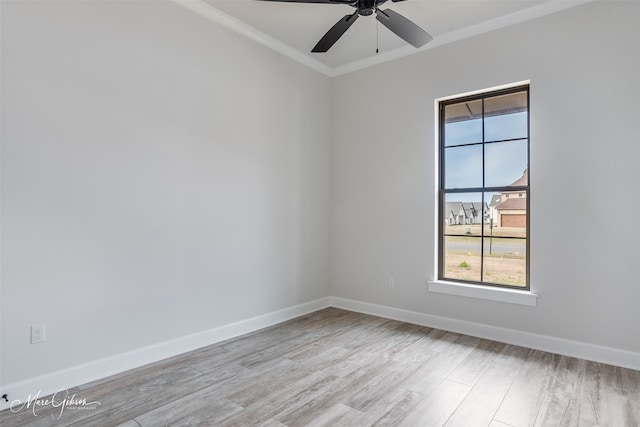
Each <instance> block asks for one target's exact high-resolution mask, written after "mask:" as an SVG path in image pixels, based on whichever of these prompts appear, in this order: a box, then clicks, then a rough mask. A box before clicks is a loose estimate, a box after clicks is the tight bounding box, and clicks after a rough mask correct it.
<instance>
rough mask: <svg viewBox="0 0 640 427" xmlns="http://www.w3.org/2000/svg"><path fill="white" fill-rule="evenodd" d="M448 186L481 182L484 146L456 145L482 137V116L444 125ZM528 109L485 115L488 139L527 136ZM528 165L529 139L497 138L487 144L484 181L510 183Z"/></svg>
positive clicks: (477, 184)
mask: <svg viewBox="0 0 640 427" xmlns="http://www.w3.org/2000/svg"><path fill="white" fill-rule="evenodd" d="M445 126H446V127H445V138H446V140H445V146H446V147H451V148H445V171H446V177H445V187H446V188H461V187H481V186H482V146H481V145H475V146H466V147H456V146H458V145H461V144H470V143H475V142H481V141H482V120H480V119H474V120H465V121H460V122H453V123H448V124H446V125H445ZM526 136H527V113H526V112H520V113H513V114H504V115H500V116H493V117H487V118H485V140H486V141H499V140H503V139H513V138H526ZM526 167H527V140H526V139H523V140H518V141H506V142H496V143H493V144H487V145H486V146H485V174H486V176H485V185H486V186H503V185H509V184H511V183H512V182H514V181H515V180H517V179H518V178H520V177H521V176H522V172H523V171H524V170H525V168H526Z"/></svg>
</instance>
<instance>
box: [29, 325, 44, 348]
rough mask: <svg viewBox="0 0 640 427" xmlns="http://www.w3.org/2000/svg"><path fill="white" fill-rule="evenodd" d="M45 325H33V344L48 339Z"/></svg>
mask: <svg viewBox="0 0 640 427" xmlns="http://www.w3.org/2000/svg"><path fill="white" fill-rule="evenodd" d="M44 332H45V329H44V325H33V326H32V327H31V344H39V343H41V342H45V341H46V337H45V334H44Z"/></svg>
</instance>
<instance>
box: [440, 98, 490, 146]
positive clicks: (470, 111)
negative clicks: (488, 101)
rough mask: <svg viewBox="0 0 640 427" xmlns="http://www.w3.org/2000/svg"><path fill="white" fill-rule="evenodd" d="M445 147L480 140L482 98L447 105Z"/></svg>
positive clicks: (445, 112)
mask: <svg viewBox="0 0 640 427" xmlns="http://www.w3.org/2000/svg"><path fill="white" fill-rule="evenodd" d="M444 115H445V125H444V132H445V141H444V145H445V147H450V146H453V145H461V144H473V143H475V142H482V100H481V99H479V100H476V101H471V102H461V103H459V104H451V105H447V106H446V107H445V110H444Z"/></svg>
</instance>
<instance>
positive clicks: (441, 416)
mask: <svg viewBox="0 0 640 427" xmlns="http://www.w3.org/2000/svg"><path fill="white" fill-rule="evenodd" d="M470 391H471V387H470V386H468V385H465V384H460V383H456V382H454V381H450V380H444V381H443V382H442V383H440V384H439V385H438V387H436V389H435V390H434V391H433V393H430V394H429V395H428V396H427V397H425V398H424V399H422V400H421V401H419V402H418V404H417V405H415V406H414V407H413V408H411V409H410V411H409V412H408V413H407V414H406V416H404V417H403V418H402V419H401V420H400V422H399V424H398V426H401V427H415V426H422V427H429V426H442V425H444V423H445V422H446V421H447V419H449V417H450V416H451V414H453V412H454V411H455V410H456V408H457V407H458V406H459V405H460V403H461V402H462V401H463V400H464V398H465V397H466V396H467V394H469V392H470Z"/></svg>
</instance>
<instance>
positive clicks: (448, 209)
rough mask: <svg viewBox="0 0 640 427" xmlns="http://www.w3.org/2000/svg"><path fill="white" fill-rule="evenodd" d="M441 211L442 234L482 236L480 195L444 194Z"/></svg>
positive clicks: (482, 216) (482, 214) (482, 213)
mask: <svg viewBox="0 0 640 427" xmlns="http://www.w3.org/2000/svg"><path fill="white" fill-rule="evenodd" d="M443 209H444V211H443V212H442V213H443V215H442V218H443V221H444V234H456V235H463V236H482V223H483V222H484V221H483V218H484V212H483V204H482V193H455V194H446V195H445V203H444V206H443Z"/></svg>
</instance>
